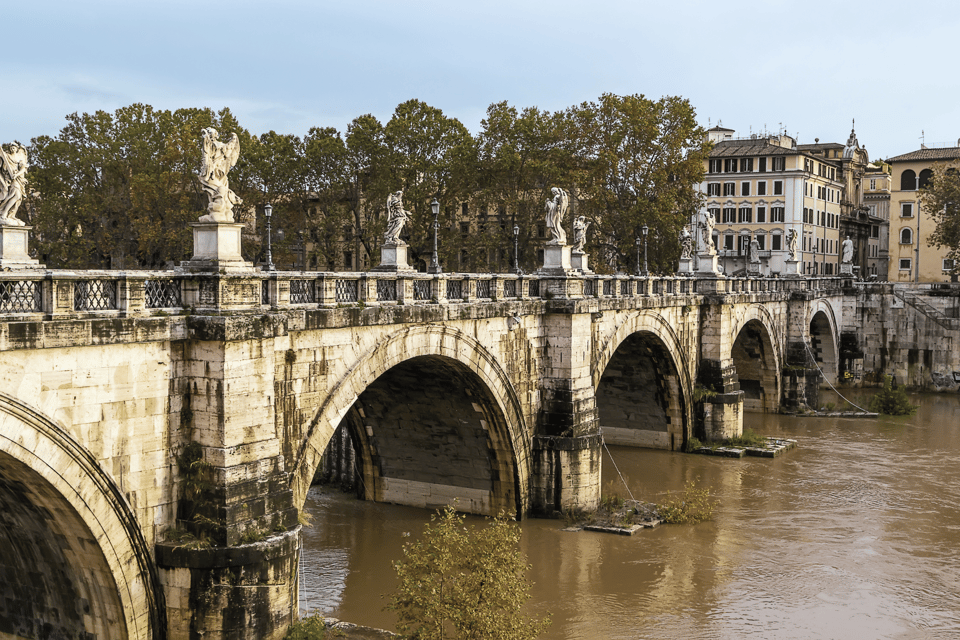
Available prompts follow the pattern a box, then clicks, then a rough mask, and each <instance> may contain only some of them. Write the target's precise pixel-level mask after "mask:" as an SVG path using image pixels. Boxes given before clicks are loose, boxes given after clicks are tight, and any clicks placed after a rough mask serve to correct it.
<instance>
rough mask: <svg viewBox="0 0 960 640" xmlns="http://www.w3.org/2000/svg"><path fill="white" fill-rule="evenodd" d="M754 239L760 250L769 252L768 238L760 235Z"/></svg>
mask: <svg viewBox="0 0 960 640" xmlns="http://www.w3.org/2000/svg"><path fill="white" fill-rule="evenodd" d="M754 237H755V238H756V239H757V247H758V248H759V249H760V251H766V250H767V236H764V235H758V236H754Z"/></svg>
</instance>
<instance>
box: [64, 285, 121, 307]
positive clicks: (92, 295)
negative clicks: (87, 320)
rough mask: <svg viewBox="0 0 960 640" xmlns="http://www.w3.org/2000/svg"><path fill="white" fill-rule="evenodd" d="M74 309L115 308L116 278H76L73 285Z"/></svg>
mask: <svg viewBox="0 0 960 640" xmlns="http://www.w3.org/2000/svg"><path fill="white" fill-rule="evenodd" d="M73 308H74V310H76V311H102V310H112V309H116V308H117V281H116V280H99V279H98V280H77V281H76V282H75V283H74V285H73Z"/></svg>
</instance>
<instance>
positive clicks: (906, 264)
mask: <svg viewBox="0 0 960 640" xmlns="http://www.w3.org/2000/svg"><path fill="white" fill-rule="evenodd" d="M912 262H913V261H912V260H910V258H900V271H910V269H911V267H912V266H913V264H912Z"/></svg>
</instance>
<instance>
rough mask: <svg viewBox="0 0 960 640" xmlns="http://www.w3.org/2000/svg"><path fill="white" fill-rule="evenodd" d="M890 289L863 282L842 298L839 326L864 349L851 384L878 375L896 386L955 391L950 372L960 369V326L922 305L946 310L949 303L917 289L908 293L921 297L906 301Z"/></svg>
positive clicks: (958, 385)
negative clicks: (842, 314)
mask: <svg viewBox="0 0 960 640" xmlns="http://www.w3.org/2000/svg"><path fill="white" fill-rule="evenodd" d="M893 291H894V287H893V285H892V284H882V285H863V286H860V287H858V288H857V289H855V290H851V291H850V292H849V294H848V296H847V298H848V301H849V303H848V309H849V313H848V314H847V315H846V317H845V325H844V328H845V330H848V331H850V332H856V335H858V336H859V339H860V344H859V348H860V350H862V353H863V361H862V376H854V378H853V379H852V380H851V382H853V383H859V384H865V385H875V384H880V383H881V382H882V376H883V375H891V376H894V379H895V380H896V382H897V384H905V385H907V386H910V387H916V388H920V389H924V390H929V391H958V390H960V383H958V381H957V380H955V379H954V372H960V324H957V321H956V320H952V321H951V320H950V319H945V318H943V317H938V316H936V315H934V314H931V313H930V312H929V310H928V309H927V307H926V306H925V305H930V306H933V307H935V308H938V309H939V310H940V311H943V310H944V309H947V308H950V307H949V306H948V305H949V301H947V302H944V301H943V300H937V298H938V296H932V295H930V291H929V290H925V289H921V290H919V291H917V292H913V293H916V294H919V297H920V300H919V301H918V302H916V303H914V304H911V303H910V300H911V299H910V297H909V296H908V297H907V301H905V300H904V298H903V297H901V296H898V295H894V292H893ZM906 291H908V293H909V292H910V290H906ZM925 312H926V313H925ZM855 373H858V372H855ZM858 377H859V379H858Z"/></svg>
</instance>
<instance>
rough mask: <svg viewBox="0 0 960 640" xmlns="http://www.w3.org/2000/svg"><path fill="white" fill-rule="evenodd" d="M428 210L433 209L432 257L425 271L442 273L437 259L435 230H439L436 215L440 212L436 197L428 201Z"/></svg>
mask: <svg viewBox="0 0 960 640" xmlns="http://www.w3.org/2000/svg"><path fill="white" fill-rule="evenodd" d="M430 210H431V211H433V257H431V258H430V268H429V269H427V273H443V269H441V268H440V262H439V261H438V260H437V232H438V231H439V230H440V223H439V222H437V216H438V215H439V214H440V203H439V202H437V199H436V198H434V199H433V202H431V203H430Z"/></svg>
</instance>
